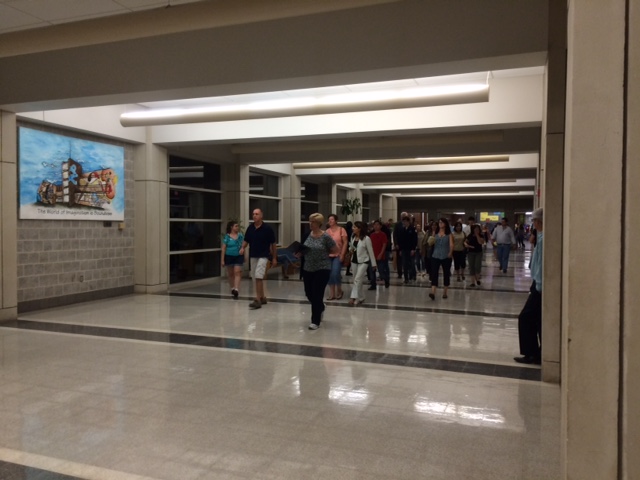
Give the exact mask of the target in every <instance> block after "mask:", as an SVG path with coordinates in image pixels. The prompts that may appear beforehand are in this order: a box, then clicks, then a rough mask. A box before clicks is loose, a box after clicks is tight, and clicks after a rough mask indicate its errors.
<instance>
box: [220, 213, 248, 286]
mask: <svg viewBox="0 0 640 480" xmlns="http://www.w3.org/2000/svg"><path fill="white" fill-rule="evenodd" d="M243 241H244V235H242V233H240V225H239V224H238V223H237V222H235V221H233V220H232V221H230V222H228V223H227V233H226V235H225V236H224V238H223V239H222V254H221V257H222V267H223V268H226V269H227V278H228V279H229V286H230V287H231V295H233V298H238V295H239V288H240V280H241V279H242V266H243V265H244V255H241V254H240V249H241V248H242V242H243Z"/></svg>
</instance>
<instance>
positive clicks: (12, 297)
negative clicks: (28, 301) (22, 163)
mask: <svg viewBox="0 0 640 480" xmlns="http://www.w3.org/2000/svg"><path fill="white" fill-rule="evenodd" d="M16 132H17V128H16V116H15V114H13V113H9V112H4V111H0V320H13V319H16V318H17V317H18V264H17V259H18V236H17V232H18V200H17V199H18V176H17V167H18V160H17V155H18V154H17V152H18V140H17V133H16Z"/></svg>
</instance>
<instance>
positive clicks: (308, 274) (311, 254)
mask: <svg viewBox="0 0 640 480" xmlns="http://www.w3.org/2000/svg"><path fill="white" fill-rule="evenodd" d="M322 225H324V216H322V214H321V213H312V214H311V215H309V227H310V228H311V232H309V236H308V237H307V239H306V240H305V241H304V243H303V244H302V249H301V252H300V254H302V255H304V266H303V267H302V268H303V269H304V274H303V275H302V280H303V281H304V293H305V295H306V296H307V299H308V300H309V302H310V303H311V323H310V324H309V330H317V329H318V327H320V322H321V321H322V312H324V291H325V289H326V288H327V283H328V282H329V275H330V274H331V258H330V257H329V255H330V254H337V253H339V250H338V247H337V245H336V242H334V241H333V239H332V238H331V236H330V235H329V234H327V233H326V232H325V231H323V230H322Z"/></svg>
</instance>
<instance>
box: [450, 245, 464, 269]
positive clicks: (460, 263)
mask: <svg viewBox="0 0 640 480" xmlns="http://www.w3.org/2000/svg"><path fill="white" fill-rule="evenodd" d="M466 260H467V254H466V253H465V251H464V250H460V251H455V250H454V251H453V269H454V270H464V269H465V268H467V262H466Z"/></svg>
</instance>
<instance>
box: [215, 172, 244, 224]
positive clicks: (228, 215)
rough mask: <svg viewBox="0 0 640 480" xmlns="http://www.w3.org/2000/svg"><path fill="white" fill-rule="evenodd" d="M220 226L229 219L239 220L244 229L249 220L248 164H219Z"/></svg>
mask: <svg viewBox="0 0 640 480" xmlns="http://www.w3.org/2000/svg"><path fill="white" fill-rule="evenodd" d="M221 175H222V181H221V182H220V184H221V186H220V188H221V189H222V223H223V225H222V227H223V228H224V227H225V226H226V222H227V221H228V220H230V219H232V218H233V219H236V220H238V221H239V222H240V224H241V225H242V228H243V229H246V228H247V226H248V225H249V221H250V220H251V214H250V212H249V166H248V165H240V164H238V163H225V164H222V165H221Z"/></svg>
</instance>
